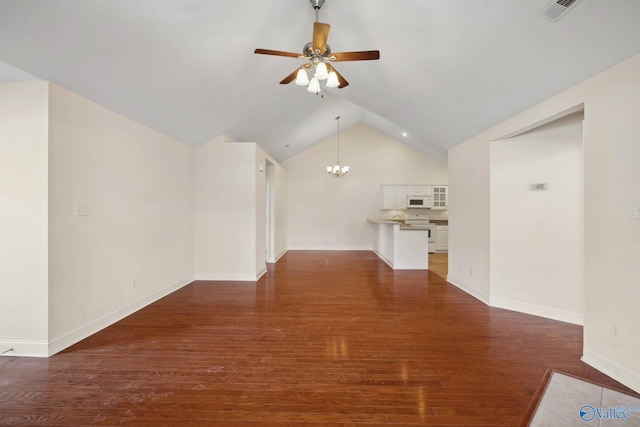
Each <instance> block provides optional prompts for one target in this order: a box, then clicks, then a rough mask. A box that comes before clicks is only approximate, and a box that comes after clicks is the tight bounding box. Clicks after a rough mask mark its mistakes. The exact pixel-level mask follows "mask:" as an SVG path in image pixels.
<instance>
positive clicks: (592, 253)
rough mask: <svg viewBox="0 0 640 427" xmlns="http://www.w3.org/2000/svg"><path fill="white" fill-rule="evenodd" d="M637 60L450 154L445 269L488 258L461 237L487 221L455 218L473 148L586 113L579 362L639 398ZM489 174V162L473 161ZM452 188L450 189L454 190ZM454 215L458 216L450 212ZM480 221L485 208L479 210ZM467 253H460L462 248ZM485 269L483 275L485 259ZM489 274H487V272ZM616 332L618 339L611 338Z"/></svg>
mask: <svg viewBox="0 0 640 427" xmlns="http://www.w3.org/2000/svg"><path fill="white" fill-rule="evenodd" d="M638 76H640V56H635V57H633V58H631V59H629V60H627V61H625V62H623V63H621V64H619V65H617V66H615V67H613V68H612V69H610V70H607V71H605V72H603V73H601V74H600V75H598V76H596V77H593V78H591V79H589V80H587V81H585V82H583V83H581V84H579V85H577V86H575V87H573V88H571V89H569V90H567V91H565V92H563V93H561V94H559V95H557V96H555V97H553V98H551V99H549V100H547V101H545V102H543V103H541V104H539V105H537V106H535V107H533V108H531V109H529V110H527V111H525V112H523V113H521V114H519V115H517V116H515V117H513V118H512V119H510V120H507V121H506V122H504V123H501V124H500V125H498V126H496V127H494V128H492V129H490V130H488V131H486V132H484V133H482V134H480V135H478V136H476V137H474V138H472V139H471V140H469V141H467V142H465V143H464V144H462V145H460V146H458V147H456V148H454V149H452V150H451V151H450V152H449V159H450V162H449V168H450V169H449V174H450V184H451V185H450V186H451V203H450V216H449V221H450V224H451V230H452V231H451V232H450V239H455V241H454V242H451V241H450V249H449V265H450V266H451V265H453V266H454V268H455V266H456V264H457V263H463V262H466V260H467V259H466V257H467V254H468V253H471V252H478V251H485V250H487V243H486V241H485V242H481V241H478V240H476V239H471V238H470V239H466V236H464V235H461V234H456V233H458V231H459V230H463V229H468V230H472V232H473V233H474V234H482V233H485V234H487V236H488V233H489V221H486V222H485V221H482V222H478V221H477V216H478V212H477V211H475V210H471V209H466V210H465V209H462V210H458V209H459V208H460V207H461V205H462V203H460V201H459V198H460V197H464V196H466V195H469V194H471V193H472V192H473V189H474V188H476V187H477V184H476V182H475V180H474V176H473V175H471V176H468V175H467V174H468V170H467V169H465V166H467V165H471V164H472V163H473V161H474V158H473V157H474V156H473V153H474V146H476V145H478V146H479V147H481V148H479V150H482V151H484V150H485V148H484V147H487V146H488V145H489V143H490V142H491V141H495V140H498V139H503V138H505V137H507V136H510V135H513V134H516V133H518V132H520V131H522V130H525V129H531V128H533V127H537V126H539V125H541V124H543V123H547V122H549V121H551V120H553V119H556V118H558V117H561V116H563V115H566V114H567V113H568V112H573V111H577V110H580V109H582V108H584V114H585V123H584V126H585V127H584V156H585V161H584V171H585V173H584V183H585V212H584V221H585V264H586V269H585V283H586V290H585V292H586V300H585V319H584V356H583V360H585V361H586V362H587V363H589V364H591V365H592V366H594V367H596V368H597V369H599V370H601V371H603V372H604V373H606V374H608V375H610V376H612V377H613V378H615V379H617V380H619V381H621V382H622V383H624V384H625V385H627V386H629V387H631V388H633V389H635V390H636V391H640V358H639V357H638V354H640V334H638V333H637V328H638V325H640V310H638V309H637V302H638V301H639V300H640V286H638V277H639V276H640V263H638V257H639V256H640V221H639V220H632V219H630V218H629V215H628V214H629V207H630V205H631V204H635V203H640V168H639V167H638V165H639V164H640V144H638V135H640V121H639V120H638V117H640V79H639V78H638ZM475 161H477V162H482V163H483V164H484V166H480V168H486V169H487V170H488V168H489V166H488V165H489V159H488V158H482V157H481V158H476V159H475ZM454 183H455V188H454ZM454 207H455V208H456V211H455V212H454ZM478 208H479V209H480V210H481V212H480V215H482V216H486V215H488V214H489V206H488V205H486V206H479V207H478ZM463 244H466V245H468V246H469V248H468V249H465V250H464V251H463V250H461V245H463ZM485 268H487V269H488V268H489V259H488V258H487V259H486V262H485ZM492 273H493V272H492ZM465 284H466V286H468V287H469V288H471V289H474V290H485V289H486V288H487V287H486V278H485V277H481V278H476V277H475V276H469V277H468V280H467V282H466V283H465ZM614 326H617V330H618V334H617V335H615V334H614V333H613V331H614Z"/></svg>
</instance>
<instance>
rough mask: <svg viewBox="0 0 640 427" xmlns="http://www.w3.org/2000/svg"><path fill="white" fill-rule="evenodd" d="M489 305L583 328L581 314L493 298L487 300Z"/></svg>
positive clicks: (582, 315) (582, 316)
mask: <svg viewBox="0 0 640 427" xmlns="http://www.w3.org/2000/svg"><path fill="white" fill-rule="evenodd" d="M489 305H490V306H491V307H498V308H505V309H507V310H512V311H517V312H519V313H525V314H532V315H534V316H540V317H544V318H546V319H552V320H559V321H561V322H567V323H572V324H574V325H580V326H584V314H583V313H575V312H572V311H566V310H561V309H559V308H554V307H549V306H545V305H538V304H531V303H528V302H522V301H515V300H511V299H508V298H500V297H493V296H492V297H490V298H489Z"/></svg>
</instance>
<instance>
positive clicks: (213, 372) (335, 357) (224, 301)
mask: <svg viewBox="0 0 640 427" xmlns="http://www.w3.org/2000/svg"><path fill="white" fill-rule="evenodd" d="M581 337H582V328H581V327H579V326H575V325H570V324H566V323H561V322H556V321H551V320H546V319H542V318H538V317H534V316H529V315H525V314H519V313H514V312H509V311H506V310H501V309H495V308H491V307H487V306H486V305H484V304H482V303H481V302H478V301H477V300H475V299H474V298H472V297H471V296H469V295H467V294H466V293H464V292H462V291H460V290H459V289H457V288H456V287H454V286H452V285H450V284H448V283H446V282H445V281H444V280H443V279H442V278H440V277H438V276H437V275H436V274H434V273H431V272H428V271H393V270H391V269H390V268H389V267H388V266H387V265H386V264H385V263H383V262H382V261H380V260H379V259H378V258H377V257H376V256H375V255H374V254H373V253H372V252H367V251H361V252H313V251H299V252H298V251H296V252H289V253H288V254H286V255H285V256H284V257H283V258H282V259H281V260H280V261H279V262H278V263H277V264H276V265H275V266H271V267H270V268H269V271H268V273H267V274H266V275H265V276H264V277H263V278H262V279H261V280H260V281H259V282H257V283H248V282H241V283H240V282H194V283H192V284H190V285H188V286H186V287H184V288H182V289H180V290H179V291H177V292H175V293H173V294H171V295H169V296H167V297H165V298H163V299H161V300H160V301H158V302H156V303H155V304H152V305H150V306H148V307H146V308H145V309H143V310H140V311H138V312H137V313H135V314H133V315H131V316H129V317H128V318H126V319H124V320H122V321H120V322H118V323H117V324H115V325H113V326H111V327H110V328H107V329H105V330H103V331H101V332H99V333H97V334H95V335H93V336H91V337H89V338H87V339H86V340H84V341H82V342H80V343H78V344H76V345H75V346H73V347H71V348H69V349H67V350H65V351H64V352H62V353H60V354H57V355H55V356H53V357H51V358H49V359H36V358H16V357H2V358H0V424H2V425H12V426H13V425H65V426H77V425H150V426H160V425H168V426H191V425H221V426H230V427H233V426H253V425H257V426H382V425H393V426H410V425H430V426H437V425H440V426H445V425H446V426H452V425H457V426H516V425H519V423H520V422H521V421H522V417H523V416H524V415H525V413H526V412H527V408H528V406H529V403H530V400H531V399H532V397H533V396H534V393H535V392H536V389H537V388H538V385H539V383H540V381H541V380H542V378H543V376H544V374H545V372H546V371H547V369H548V368H554V369H557V370H559V371H562V372H566V373H569V374H573V375H576V376H578V377H582V378H586V379H590V380H592V381H596V382H600V383H603V384H605V385H610V386H614V387H616V388H621V389H624V387H622V386H621V385H619V384H617V383H616V382H615V381H613V380H611V379H609V378H608V377H606V376H605V375H603V374H601V373H599V372H598V371H596V370H594V369H592V368H590V367H589V366H587V365H586V364H584V363H582V362H581V361H580V356H581V350H582V338H581Z"/></svg>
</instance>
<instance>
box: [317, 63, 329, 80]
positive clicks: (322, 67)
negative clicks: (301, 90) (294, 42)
mask: <svg viewBox="0 0 640 427" xmlns="http://www.w3.org/2000/svg"><path fill="white" fill-rule="evenodd" d="M314 77H315V78H316V79H318V80H326V79H327V78H328V77H329V74H328V73H327V64H325V63H324V62H319V63H318V64H317V65H316V74H315V75H314Z"/></svg>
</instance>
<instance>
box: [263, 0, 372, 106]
mask: <svg viewBox="0 0 640 427" xmlns="http://www.w3.org/2000/svg"><path fill="white" fill-rule="evenodd" d="M309 1H310V2H311V6H312V7H313V8H314V9H315V11H316V22H314V23H313V37H312V39H311V41H310V42H309V43H307V44H305V45H304V47H303V48H302V54H298V53H293V52H283V51H279V50H269V49H256V50H255V51H254V53H258V54H262V55H275V56H288V57H290V58H300V59H304V60H306V61H307V62H306V63H305V64H303V65H302V66H301V67H300V68H298V69H296V70H295V71H293V72H292V73H291V74H289V75H288V76H287V77H285V78H284V79H282V81H281V82H280V84H289V83H291V82H292V81H294V80H295V83H296V84H297V85H300V86H307V90H308V91H309V92H312V93H315V94H318V93H320V81H321V80H326V81H327V82H326V86H327V87H337V88H339V89H342V88H343V87H346V86H348V85H349V82H348V81H347V80H346V79H345V78H344V77H342V75H340V73H339V72H338V70H336V68H335V67H334V66H333V65H331V64H330V63H328V62H325V61H330V62H340V61H366V60H372V59H380V51H378V50H366V51H358V52H337V53H335V52H331V48H330V47H329V45H328V44H327V39H328V38H329V29H330V28H331V26H330V25H329V24H324V23H322V22H318V15H319V12H320V9H321V8H322V6H323V5H324V2H325V0H309ZM312 70H315V73H314V75H313V77H312V78H311V80H309V76H308V75H307V71H312Z"/></svg>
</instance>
